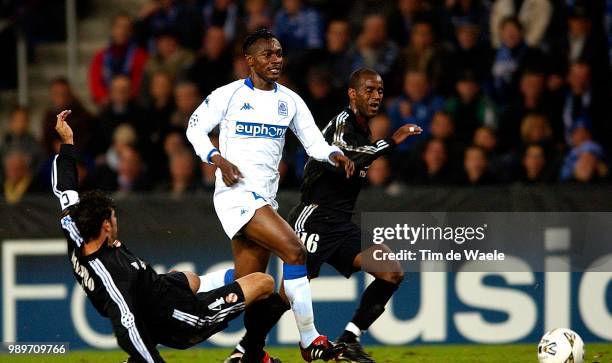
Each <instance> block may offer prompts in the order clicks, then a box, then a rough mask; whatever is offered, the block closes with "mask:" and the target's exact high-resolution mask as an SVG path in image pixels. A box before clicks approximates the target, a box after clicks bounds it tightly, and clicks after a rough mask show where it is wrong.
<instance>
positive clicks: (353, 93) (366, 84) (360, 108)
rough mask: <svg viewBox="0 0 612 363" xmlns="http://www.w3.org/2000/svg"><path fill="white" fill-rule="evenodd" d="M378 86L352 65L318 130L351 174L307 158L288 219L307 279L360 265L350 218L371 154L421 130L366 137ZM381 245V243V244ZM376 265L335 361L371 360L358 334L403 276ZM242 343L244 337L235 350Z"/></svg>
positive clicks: (375, 77) (369, 73) (378, 100)
mask: <svg viewBox="0 0 612 363" xmlns="http://www.w3.org/2000/svg"><path fill="white" fill-rule="evenodd" d="M383 90H384V88H383V81H382V78H381V77H380V75H379V74H378V73H377V72H376V71H374V70H371V69H368V68H362V69H359V70H356V71H355V72H353V73H352V74H351V77H350V80H349V88H348V96H349V106H348V107H346V108H345V109H344V110H342V112H340V113H339V114H338V115H337V116H336V117H334V118H333V119H332V120H331V121H330V122H329V124H328V125H327V126H326V127H325V129H323V136H324V137H325V140H326V141H327V142H329V143H331V144H333V145H336V146H338V147H339V148H340V149H341V150H342V151H343V152H344V154H345V155H346V156H348V157H349V158H350V159H351V160H353V162H354V163H355V173H354V174H353V176H352V177H350V178H346V175H345V174H344V173H341V172H339V171H338V170H336V169H335V168H333V167H331V165H330V166H328V165H326V164H325V163H321V162H318V161H316V160H314V159H312V158H311V159H310V160H309V161H308V163H307V164H306V167H305V171H304V182H303V184H302V197H301V203H299V204H298V205H297V206H295V207H294V208H293V210H292V211H291V213H290V214H289V217H288V222H289V224H290V225H291V226H293V228H294V230H295V232H296V233H297V235H298V236H299V237H300V239H301V240H302V242H303V243H304V244H305V245H306V250H307V251H308V258H307V260H306V265H307V269H308V277H309V278H311V279H312V278H316V277H317V276H318V275H319V270H320V268H321V265H323V263H325V262H327V263H328V264H330V265H331V266H333V267H334V268H335V269H336V270H337V271H338V272H339V273H341V274H342V275H344V276H345V277H346V278H349V277H350V276H351V275H352V274H353V273H354V272H357V271H359V270H361V268H362V260H363V258H364V253H363V252H362V249H361V230H360V229H359V226H357V225H356V224H355V223H353V222H352V221H351V218H352V215H353V214H354V208H355V203H356V201H357V197H358V196H359V192H360V190H361V186H362V184H363V180H364V179H365V177H366V173H367V170H368V168H369V166H370V164H371V163H372V162H373V161H374V160H375V159H376V158H378V157H380V156H383V155H386V154H389V153H390V152H391V151H392V150H393V148H394V147H395V146H396V145H397V144H400V143H402V142H404V141H405V140H406V139H407V138H408V137H409V136H413V135H418V134H420V133H421V132H422V129H421V128H420V127H419V126H417V125H414V124H407V125H404V126H402V127H400V128H399V129H398V130H397V131H395V132H394V133H393V135H392V136H391V137H390V138H386V139H381V140H376V141H374V142H372V141H370V129H369V121H370V120H371V119H372V118H373V117H374V116H376V115H377V114H378V110H379V108H380V106H381V104H382V99H383ZM380 247H381V248H385V246H384V245H381V246H380ZM380 270H384V271H385V272H382V271H366V272H368V273H370V274H371V275H372V276H374V278H375V280H374V281H373V282H372V283H371V284H370V285H369V286H368V287H367V288H366V290H365V291H364V293H363V296H362V297H361V303H360V304H359V307H358V308H357V311H356V312H355V314H354V316H353V318H352V319H351V321H350V322H349V323H348V324H347V326H346V328H345V330H344V332H343V333H342V335H341V336H340V337H339V339H338V340H339V341H340V342H344V343H346V344H347V345H348V350H347V351H346V352H345V353H344V354H343V355H342V356H341V359H340V360H344V361H348V362H359V363H371V362H374V360H373V359H372V358H371V357H370V356H369V355H368V354H367V353H365V352H364V351H363V348H362V347H361V344H360V343H359V336H360V335H361V334H362V332H364V331H366V330H368V328H369V327H370V325H372V323H374V321H375V320H376V319H378V317H379V316H380V315H381V314H382V313H383V312H384V310H385V305H386V304H387V302H388V301H389V300H390V299H391V296H392V295H393V293H394V292H395V291H396V290H397V288H398V286H399V284H400V283H401V281H402V279H403V272H402V270H401V266H400V265H399V263H397V261H393V266H388V265H387V266H386V267H385V268H384V269H382V268H381V269H380ZM243 344H245V342H244V338H243V341H242V342H241V343H240V344H239V346H238V347H237V350H238V349H239V348H240V346H241V345H243Z"/></svg>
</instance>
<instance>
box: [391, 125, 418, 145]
mask: <svg viewBox="0 0 612 363" xmlns="http://www.w3.org/2000/svg"><path fill="white" fill-rule="evenodd" d="M421 132H423V129H422V128H420V127H419V126H417V125H415V124H406V125H404V126H402V127H400V128H399V129H397V131H395V132H394V133H393V136H391V138H392V139H393V141H394V142H395V144H396V145H399V144H401V143H402V142H404V141H406V139H407V138H408V137H409V136H413V135H419V134H421Z"/></svg>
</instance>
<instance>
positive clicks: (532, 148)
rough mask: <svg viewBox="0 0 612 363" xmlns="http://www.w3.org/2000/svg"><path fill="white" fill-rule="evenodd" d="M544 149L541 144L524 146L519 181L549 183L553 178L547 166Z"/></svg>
mask: <svg viewBox="0 0 612 363" xmlns="http://www.w3.org/2000/svg"><path fill="white" fill-rule="evenodd" d="M547 159H548V158H547V155H546V151H545V150H544V148H543V147H542V146H541V145H538V144H531V145H528V146H527V147H526V148H525V152H524V153H523V157H522V159H521V167H522V168H521V172H520V175H519V181H520V182H521V183H524V184H542V183H550V182H552V181H553V180H554V179H553V178H552V174H551V173H550V172H549V170H547V169H550V168H547Z"/></svg>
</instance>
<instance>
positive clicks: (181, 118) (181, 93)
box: [170, 82, 202, 129]
mask: <svg viewBox="0 0 612 363" xmlns="http://www.w3.org/2000/svg"><path fill="white" fill-rule="evenodd" d="M174 100H175V102H176V110H175V111H174V113H173V114H172V115H171V116H170V125H172V126H175V127H182V128H183V129H187V122H188V121H189V117H190V116H191V114H192V113H193V111H195V109H196V108H197V107H198V105H199V104H200V102H202V100H201V99H200V94H199V93H198V87H197V86H196V84H195V83H192V82H182V83H179V84H178V85H176V87H175V88H174Z"/></svg>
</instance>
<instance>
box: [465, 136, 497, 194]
mask: <svg viewBox="0 0 612 363" xmlns="http://www.w3.org/2000/svg"><path fill="white" fill-rule="evenodd" d="M494 182H495V179H494V177H493V175H491V173H490V171H489V160H488V158H487V153H486V152H485V151H484V150H483V149H482V148H481V147H478V146H474V145H472V146H470V147H468V148H467V149H466V150H465V153H464V159H463V175H462V177H461V178H460V180H459V183H460V184H464V185H487V184H492V183H494Z"/></svg>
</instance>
